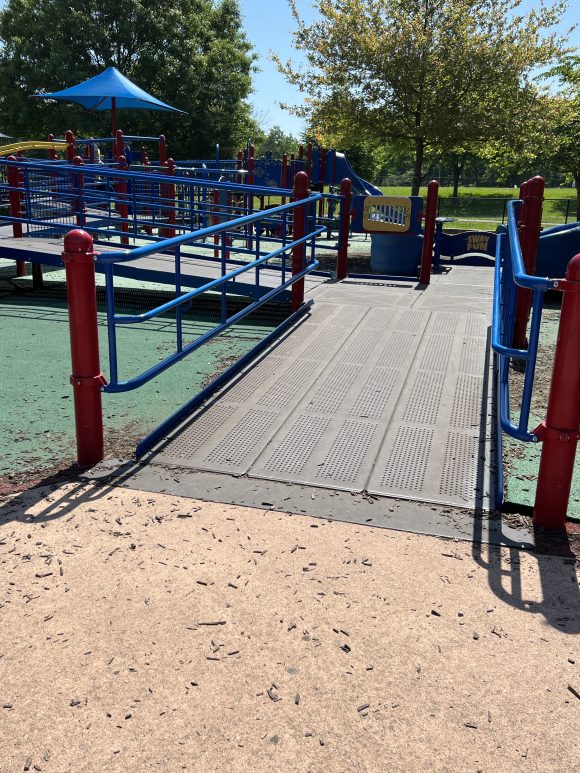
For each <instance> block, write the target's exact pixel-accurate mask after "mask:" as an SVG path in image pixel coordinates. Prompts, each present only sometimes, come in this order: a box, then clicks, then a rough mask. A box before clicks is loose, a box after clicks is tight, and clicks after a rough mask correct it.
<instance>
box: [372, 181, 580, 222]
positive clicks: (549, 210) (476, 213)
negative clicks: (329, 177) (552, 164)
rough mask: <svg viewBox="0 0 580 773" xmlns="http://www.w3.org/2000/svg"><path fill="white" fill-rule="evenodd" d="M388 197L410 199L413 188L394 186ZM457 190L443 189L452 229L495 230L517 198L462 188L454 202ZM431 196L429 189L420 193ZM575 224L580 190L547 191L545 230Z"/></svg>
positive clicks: (508, 191) (443, 208)
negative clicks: (577, 195)
mask: <svg viewBox="0 0 580 773" xmlns="http://www.w3.org/2000/svg"><path fill="white" fill-rule="evenodd" d="M381 190H382V191H383V193H384V194H385V196H408V195H409V191H410V188H409V186H390V187H383V188H381ZM452 193H453V189H452V188H451V187H448V188H440V189H439V214H440V215H441V216H444V217H453V218H455V219H456V223H451V224H450V225H449V226H448V227H450V228H453V227H455V228H460V229H476V230H495V229H496V228H497V226H498V225H499V224H500V223H502V222H505V217H506V211H505V200H506V199H513V198H517V197H518V194H519V191H518V190H517V189H515V188H460V189H459V196H458V197H457V198H456V199H454V198H453V196H452ZM420 195H421V196H426V195H427V188H426V187H423V188H421V191H420ZM566 219H567V222H569V223H570V222H574V220H575V219H576V189H575V188H546V190H545V193H544V207H543V211H542V224H543V225H544V227H549V226H551V225H559V224H561V223H565V222H566Z"/></svg>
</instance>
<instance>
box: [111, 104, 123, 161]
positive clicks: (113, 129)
mask: <svg viewBox="0 0 580 773" xmlns="http://www.w3.org/2000/svg"><path fill="white" fill-rule="evenodd" d="M111 132H112V134H113V137H114V136H115V135H116V133H117V99H116V97H111ZM122 152H123V149H122V148H121V152H120V153H119V155H121V153H122Z"/></svg>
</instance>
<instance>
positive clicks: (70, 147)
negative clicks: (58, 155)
mask: <svg viewBox="0 0 580 773" xmlns="http://www.w3.org/2000/svg"><path fill="white" fill-rule="evenodd" d="M64 138H65V140H66V160H67V161H68V162H69V164H72V160H73V158H74V157H75V156H76V154H77V147H76V143H75V136H74V134H73V133H72V132H71V130H70V129H67V131H66V132H65V134H64Z"/></svg>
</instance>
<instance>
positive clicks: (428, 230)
mask: <svg viewBox="0 0 580 773" xmlns="http://www.w3.org/2000/svg"><path fill="white" fill-rule="evenodd" d="M438 194H439V183H438V182H437V180H431V182H430V183H429V185H428V186H427V206H426V207H425V228H424V229H423V251H422V253H421V272H420V274H419V282H420V283H421V284H424V285H428V284H429V282H430V281H431V264H432V263H433V240H434V238H435V218H436V217H437V196H438Z"/></svg>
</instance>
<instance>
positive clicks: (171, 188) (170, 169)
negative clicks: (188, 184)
mask: <svg viewBox="0 0 580 773" xmlns="http://www.w3.org/2000/svg"><path fill="white" fill-rule="evenodd" d="M167 174H168V175H169V176H170V177H174V176H175V161H174V160H173V159H172V158H168V159H167ZM167 198H168V199H169V210H168V215H169V217H168V220H169V223H170V225H172V226H173V228H170V229H169V231H168V236H169V238H170V239H171V238H172V237H173V236H175V223H176V216H175V185H174V184H171V185H168V186H167Z"/></svg>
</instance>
